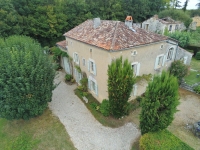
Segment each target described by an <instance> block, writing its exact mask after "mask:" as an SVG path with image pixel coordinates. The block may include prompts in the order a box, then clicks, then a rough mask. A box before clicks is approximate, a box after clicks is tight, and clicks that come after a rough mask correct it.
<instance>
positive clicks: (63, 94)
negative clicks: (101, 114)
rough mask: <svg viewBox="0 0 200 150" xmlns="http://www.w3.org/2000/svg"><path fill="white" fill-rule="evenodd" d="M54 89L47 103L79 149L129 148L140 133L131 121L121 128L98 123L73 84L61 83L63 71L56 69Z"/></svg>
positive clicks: (125, 149) (127, 149)
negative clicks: (56, 84)
mask: <svg viewBox="0 0 200 150" xmlns="http://www.w3.org/2000/svg"><path fill="white" fill-rule="evenodd" d="M59 82H60V84H59V85H58V87H57V88H56V89H55V90H54V91H53V99H52V102H51V103H49V107H50V109H51V110H52V111H53V114H54V115H56V116H58V117H59V119H60V121H61V122H62V123H63V125H64V126H65V128H66V130H67V132H68V133H69V135H70V137H71V140H72V142H73V143H74V146H75V147H76V148H77V149H78V150H129V149H130V148H131V145H132V143H133V142H134V140H136V138H137V137H139V135H140V131H139V130H138V129H137V128H136V127H135V125H134V124H132V123H127V124H125V125H124V126H122V127H120V128H109V127H105V126H103V125H101V124H100V123H99V122H98V121H97V120H96V119H95V118H94V117H93V116H92V114H91V113H90V111H89V110H88V109H87V108H86V107H85V105H84V104H83V102H82V101H81V100H80V99H79V98H78V97H77V96H76V95H74V91H73V90H74V89H75V88H76V86H75V85H72V86H69V85H67V84H66V83H65V82H64V73H63V72H59V74H58V75H57V77H56V79H55V83H59Z"/></svg>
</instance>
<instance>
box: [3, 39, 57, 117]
mask: <svg viewBox="0 0 200 150" xmlns="http://www.w3.org/2000/svg"><path fill="white" fill-rule="evenodd" d="M0 45H1V47H0V68H1V69H0V89H1V90H0V116H1V117H2V118H6V119H29V118H32V117H35V116H38V115H41V114H42V113H43V111H44V110H45V109H46V108H47V107H48V102H50V101H51V99H52V90H53V89H54V88H55V87H54V84H53V80H54V77H55V71H54V69H53V66H52V62H51V60H49V58H48V56H47V55H45V54H44V52H43V49H42V48H41V46H40V45H39V43H37V42H36V41H34V40H33V39H31V38H29V37H25V36H12V37H8V38H6V39H5V40H0Z"/></svg>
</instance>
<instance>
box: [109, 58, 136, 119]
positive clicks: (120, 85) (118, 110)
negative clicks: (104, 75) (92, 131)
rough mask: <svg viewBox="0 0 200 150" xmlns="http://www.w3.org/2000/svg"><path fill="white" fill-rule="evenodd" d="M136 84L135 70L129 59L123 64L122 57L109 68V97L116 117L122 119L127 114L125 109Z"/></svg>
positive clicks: (112, 111)
mask: <svg viewBox="0 0 200 150" xmlns="http://www.w3.org/2000/svg"><path fill="white" fill-rule="evenodd" d="M134 82H135V79H134V76H133V69H132V67H131V64H130V63H129V62H128V59H126V60H125V61H124V62H123V61H122V57H120V58H118V59H116V60H114V61H113V62H112V63H111V65H109V66H108V97H109V102H110V109H111V113H112V115H113V116H114V117H116V118H120V117H121V116H123V115H125V114H126V112H125V109H126V105H127V101H128V99H129V97H130V94H131V91H132V88H133V84H134Z"/></svg>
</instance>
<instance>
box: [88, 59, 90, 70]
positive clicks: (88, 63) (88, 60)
mask: <svg viewBox="0 0 200 150" xmlns="http://www.w3.org/2000/svg"><path fill="white" fill-rule="evenodd" d="M88 71H89V72H90V61H89V60H88Z"/></svg>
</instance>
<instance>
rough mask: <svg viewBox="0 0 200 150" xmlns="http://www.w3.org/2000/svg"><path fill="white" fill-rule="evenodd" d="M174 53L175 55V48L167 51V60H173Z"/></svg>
mask: <svg viewBox="0 0 200 150" xmlns="http://www.w3.org/2000/svg"><path fill="white" fill-rule="evenodd" d="M173 55H174V48H170V49H169V51H168V53H167V60H172V58H173Z"/></svg>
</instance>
